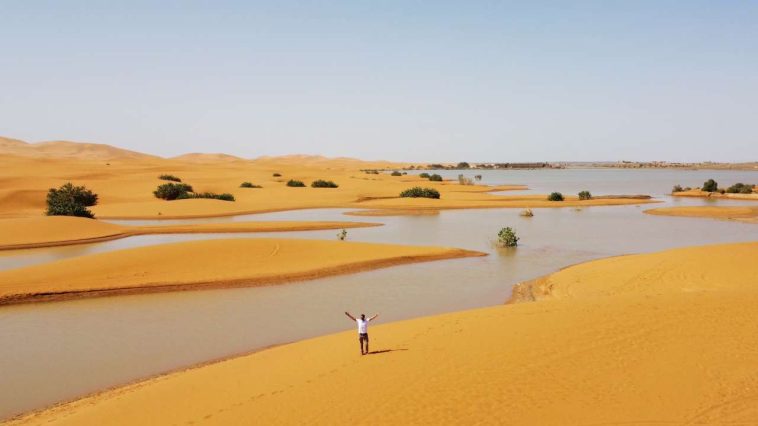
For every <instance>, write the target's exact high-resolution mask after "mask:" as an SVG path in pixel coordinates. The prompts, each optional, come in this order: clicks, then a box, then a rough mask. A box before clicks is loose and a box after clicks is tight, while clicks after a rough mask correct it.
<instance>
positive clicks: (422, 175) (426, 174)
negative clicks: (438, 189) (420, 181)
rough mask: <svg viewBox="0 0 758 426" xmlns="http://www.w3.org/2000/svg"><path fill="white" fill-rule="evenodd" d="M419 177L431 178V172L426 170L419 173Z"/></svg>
mask: <svg viewBox="0 0 758 426" xmlns="http://www.w3.org/2000/svg"><path fill="white" fill-rule="evenodd" d="M418 177H420V178H424V179H429V177H430V175H429V173H426V172H424V173H421V174H420V175H418Z"/></svg>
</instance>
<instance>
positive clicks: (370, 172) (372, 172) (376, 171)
mask: <svg viewBox="0 0 758 426" xmlns="http://www.w3.org/2000/svg"><path fill="white" fill-rule="evenodd" d="M363 172H364V173H366V174H368V175H378V174H379V170H364V171H363Z"/></svg>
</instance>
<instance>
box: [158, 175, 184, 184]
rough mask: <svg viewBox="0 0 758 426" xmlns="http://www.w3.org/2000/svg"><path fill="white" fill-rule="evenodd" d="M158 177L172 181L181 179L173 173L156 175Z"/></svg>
mask: <svg viewBox="0 0 758 426" xmlns="http://www.w3.org/2000/svg"><path fill="white" fill-rule="evenodd" d="M158 179H160V180H170V181H172V182H181V181H182V180H181V179H179V178H178V177H176V176H174V175H160V176H158Z"/></svg>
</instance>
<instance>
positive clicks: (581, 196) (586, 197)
mask: <svg viewBox="0 0 758 426" xmlns="http://www.w3.org/2000/svg"><path fill="white" fill-rule="evenodd" d="M579 199H580V200H591V199H592V194H590V191H581V192H579Z"/></svg>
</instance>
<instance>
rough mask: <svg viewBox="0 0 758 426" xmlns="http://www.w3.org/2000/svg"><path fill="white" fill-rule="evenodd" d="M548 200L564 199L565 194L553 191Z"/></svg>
mask: <svg viewBox="0 0 758 426" xmlns="http://www.w3.org/2000/svg"><path fill="white" fill-rule="evenodd" d="M547 200H548V201H563V194H561V193H560V192H553V193H551V194H550V195H548V196H547Z"/></svg>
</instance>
